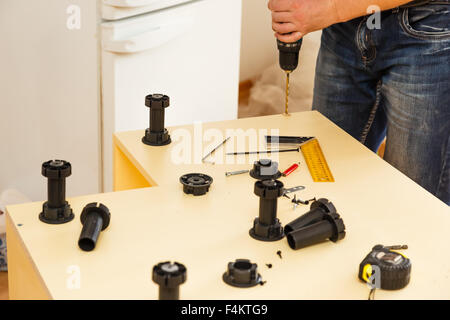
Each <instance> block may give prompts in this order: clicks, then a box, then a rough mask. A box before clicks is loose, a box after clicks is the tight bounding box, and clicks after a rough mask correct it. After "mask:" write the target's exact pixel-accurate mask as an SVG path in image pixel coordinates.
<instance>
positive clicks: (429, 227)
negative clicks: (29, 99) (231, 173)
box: [7, 112, 450, 299]
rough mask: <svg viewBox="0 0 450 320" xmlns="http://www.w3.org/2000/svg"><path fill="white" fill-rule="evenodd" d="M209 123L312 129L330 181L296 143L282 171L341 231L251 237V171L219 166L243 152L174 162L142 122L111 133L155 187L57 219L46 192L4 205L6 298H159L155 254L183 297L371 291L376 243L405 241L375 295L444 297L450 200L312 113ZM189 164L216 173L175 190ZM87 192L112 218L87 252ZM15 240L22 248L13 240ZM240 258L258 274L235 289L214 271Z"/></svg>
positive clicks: (449, 283) (344, 295)
mask: <svg viewBox="0 0 450 320" xmlns="http://www.w3.org/2000/svg"><path fill="white" fill-rule="evenodd" d="M214 127H215V128H217V129H218V130H219V131H220V130H224V129H226V128H227V127H233V128H238V127H240V128H244V129H245V128H251V127H253V128H256V129H259V128H267V129H271V128H279V132H280V134H282V135H304V136H316V137H318V139H319V142H320V144H321V146H322V149H323V151H324V153H325V156H326V158H327V160H328V163H329V165H330V167H331V170H332V172H333V175H334V177H335V180H336V182H334V183H314V182H312V179H311V177H310V175H309V172H308V170H307V169H306V167H305V165H304V163H303V159H302V156H301V154H297V153H294V154H284V155H280V158H279V161H280V167H281V168H284V167H287V166H289V165H290V164H292V163H293V162H297V161H300V162H301V163H302V165H301V169H300V170H298V171H297V172H295V173H293V174H292V175H290V176H289V177H286V178H282V181H283V182H284V183H285V185H286V187H290V186H296V185H304V186H306V190H304V191H301V192H300V193H299V195H301V196H303V197H304V198H309V197H312V196H315V197H324V198H328V199H330V200H331V201H332V202H333V203H334V204H335V206H336V208H337V209H338V212H339V213H340V214H341V216H342V218H343V219H344V222H345V225H346V227H347V236H346V238H345V239H343V240H342V241H340V242H338V243H336V244H335V243H331V242H324V243H321V244H318V245H315V246H312V247H308V248H304V249H301V250H298V251H294V250H291V249H290V248H289V246H288V244H287V241H286V239H283V240H280V241H277V242H272V243H267V242H260V241H257V240H254V239H253V238H251V237H250V236H249V235H248V231H249V229H250V228H251V226H252V222H253V219H254V218H255V217H256V216H257V215H258V206H259V199H258V197H257V196H255V195H254V194H253V185H254V182H255V180H254V179H252V178H250V177H249V176H248V175H242V176H236V177H230V178H225V176H224V172H225V170H227V171H228V170H236V169H240V168H243V167H248V166H249V165H248V163H247V164H238V165H235V164H223V165H222V164H215V165H201V164H195V165H191V164H186V165H173V164H172V163H171V162H170V161H171V159H172V158H171V155H170V153H171V152H172V151H171V150H172V149H171V148H174V146H175V145H176V144H175V143H172V144H171V145H169V146H166V147H159V148H157V147H148V146H145V145H143V144H142V143H141V142H140V138H141V137H142V131H139V132H136V131H134V132H125V133H119V134H117V135H116V141H118V142H117V143H118V144H121V152H124V154H126V155H127V157H129V160H130V161H131V162H132V163H133V164H134V165H136V167H138V168H139V171H140V172H141V174H143V175H146V176H148V178H149V179H151V180H152V182H153V183H152V184H157V185H159V186H158V187H152V188H142V189H136V190H128V191H122V192H116V193H105V194H98V195H88V196H83V197H76V198H71V199H69V202H70V204H71V206H72V208H73V210H74V213H75V215H76V217H75V219H74V220H73V221H72V222H70V223H67V224H64V225H56V226H55V225H46V224H44V223H41V222H40V221H39V220H38V214H39V212H40V210H41V206H42V202H36V203H30V204H24V205H18V206H10V207H8V208H7V211H8V220H7V223H8V237H9V238H11V239H13V240H14V241H13V240H12V242H11V244H10V239H9V238H8V246H10V245H11V246H12V247H11V250H14V249H15V252H16V253H21V252H20V250H23V251H24V254H14V253H13V254H12V259H13V260H12V261H11V260H10V261H9V266H10V278H12V279H10V294H11V297H12V298H23V297H26V298H31V297H33V294H32V291H33V290H35V291H36V292H40V293H44V294H40V295H39V294H37V295H36V296H39V297H43V296H45V295H47V298H55V299H156V298H157V285H156V284H154V283H153V282H152V281H151V269H152V267H153V265H155V264H157V263H158V262H161V261H166V260H175V261H178V262H181V263H183V264H185V265H186V267H187V270H188V280H187V282H186V283H185V284H184V285H182V287H181V298H182V299H367V297H368V293H369V290H368V288H367V287H366V285H364V284H363V283H361V282H360V281H359V280H358V279H357V271H358V266H359V263H360V262H361V260H362V259H363V258H364V257H365V255H366V254H367V253H368V252H369V251H370V250H371V248H372V247H373V246H374V245H375V244H378V243H381V244H385V245H394V244H407V245H409V249H408V250H406V251H405V254H406V255H407V256H408V257H410V258H411V260H412V265H413V267H412V278H411V283H410V284H409V285H408V286H407V287H406V288H405V289H402V290H398V291H381V290H378V291H377V294H376V298H377V299H432V298H437V299H449V298H450V289H449V288H450V256H449V254H448V250H447V247H448V246H447V244H448V243H449V241H450V234H449V232H448V230H450V210H449V208H448V206H446V205H445V204H444V203H443V202H441V201H439V200H438V199H437V198H435V197H434V196H432V195H431V194H429V193H428V192H426V191H425V190H424V189H422V188H421V187H419V186H418V185H417V184H415V183H414V182H413V181H411V180H410V179H408V178H407V177H406V176H404V175H403V174H401V173H400V172H399V171H397V170H396V169H394V168H393V167H391V166H390V165H388V164H387V163H385V162H384V161H383V160H382V159H380V158H379V157H378V156H377V155H375V154H373V153H372V152H370V151H369V150H368V149H366V148H365V147H364V146H362V145H361V144H359V143H358V142H357V141H355V140H354V139H353V138H351V137H350V136H349V135H347V134H346V133H344V132H343V131H342V130H340V129H339V128H338V127H336V126H335V125H333V124H332V123H331V122H329V121H328V120H326V119H325V118H324V117H323V116H321V115H320V114H319V113H317V112H307V113H298V114H294V115H292V116H291V117H289V118H286V117H283V116H271V117H262V118H255V119H243V120H237V121H231V122H222V123H210V124H205V125H204V128H214ZM184 129H186V130H188V131H189V130H192V128H190V127H189V126H187V127H185V128H184ZM174 130H175V128H173V129H171V132H173V131H174ZM122 148H123V150H122ZM195 171H199V172H203V173H207V174H210V175H212V176H213V178H214V183H213V185H212V186H211V189H210V192H209V193H207V194H206V195H205V196H201V197H194V196H191V195H185V194H184V193H183V192H182V187H181V184H180V183H179V181H178V179H179V176H181V175H182V174H184V173H187V172H195ZM68 183H70V182H69V181H68ZM43 187H45V186H43ZM69 187H70V186H69ZM89 202H101V203H103V204H105V205H106V206H107V207H109V209H110V211H111V215H112V220H111V225H110V227H109V228H108V229H106V230H105V231H104V232H102V233H101V235H100V239H99V242H98V245H97V248H96V249H95V250H94V251H93V252H83V251H81V250H80V249H79V248H78V246H77V240H78V237H79V233H80V231H81V224H80V222H79V215H80V212H81V210H82V208H83V206H84V205H86V204H87V203H89ZM278 204H279V207H278V217H279V218H280V220H281V222H282V224H283V225H284V224H287V223H288V222H290V221H291V220H293V219H294V218H296V217H298V216H299V215H301V214H303V213H305V212H307V211H308V207H307V206H300V207H298V208H297V209H296V210H295V211H294V210H293V208H292V206H291V203H290V201H289V200H287V199H284V198H280V199H279V201H278ZM15 236H17V237H15ZM18 242H21V244H22V247H21V248H22V249H20V248H14V245H15V244H17V243H18ZM19 247H20V246H19ZM278 250H281V251H282V257H283V258H282V259H280V258H279V257H278V255H277V254H276V252H277V251H278ZM8 252H9V253H10V248H9V247H8ZM15 257H17V258H15ZM20 257H22V259H20ZM237 258H248V259H250V260H251V261H252V262H255V263H257V264H258V267H259V272H260V273H261V275H262V277H263V280H264V281H267V282H266V283H265V285H263V286H257V287H254V288H250V289H237V288H233V287H230V286H228V285H226V284H224V283H223V281H222V279H221V277H222V274H223V272H224V271H225V270H226V266H227V263H228V262H230V261H234V260H235V259H237ZM25 260H26V261H28V262H30V266H29V268H30V269H31V270H32V271H34V272H35V277H34V280H33V281H34V282H33V283H34V286H32V288H31V286H29V288H28V292H27V291H26V289H27V287H26V283H25V282H23V281H22V282H21V280H20V279H22V278H23V277H26V276H27V274H28V273H30V272H28V273H27V274H24V273H23V272H22V273H21V268H20V266H19V264H20V263H19V262H21V261H25ZM268 263H270V264H272V265H273V267H272V268H271V269H269V268H268V267H266V264H268ZM74 268H75V269H76V270H79V271H80V273H79V274H80V278H79V279H80V282H79V283H80V287H79V288H71V286H70V285H69V286H68V285H67V284H68V281H71V280H73V278H72V277H71V276H73V274H70V272H71V271H73V270H74ZM77 268H78V269H77ZM24 292H26V293H24Z"/></svg>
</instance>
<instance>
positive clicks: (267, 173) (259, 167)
mask: <svg viewBox="0 0 450 320" xmlns="http://www.w3.org/2000/svg"><path fill="white" fill-rule="evenodd" d="M250 176H251V177H252V178H255V179H258V180H267V179H278V178H279V177H281V172H280V171H279V170H278V162H276V161H272V160H270V159H260V160H258V161H255V162H254V163H253V168H252V170H250Z"/></svg>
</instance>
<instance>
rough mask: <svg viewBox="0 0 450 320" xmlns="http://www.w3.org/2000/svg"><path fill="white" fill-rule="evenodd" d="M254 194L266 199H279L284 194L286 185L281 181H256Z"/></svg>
mask: <svg viewBox="0 0 450 320" xmlns="http://www.w3.org/2000/svg"><path fill="white" fill-rule="evenodd" d="M254 192H255V194H256V195H257V196H258V197H261V198H264V199H277V198H279V197H281V196H282V195H283V193H284V184H283V182H281V181H279V180H262V181H256V182H255V188H254Z"/></svg>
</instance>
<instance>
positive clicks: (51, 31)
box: [0, 0, 100, 200]
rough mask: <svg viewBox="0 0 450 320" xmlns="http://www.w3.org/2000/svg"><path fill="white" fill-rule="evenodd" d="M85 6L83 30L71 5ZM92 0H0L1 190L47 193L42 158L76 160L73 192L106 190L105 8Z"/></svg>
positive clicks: (34, 194) (33, 196) (41, 196)
mask: <svg viewBox="0 0 450 320" xmlns="http://www.w3.org/2000/svg"><path fill="white" fill-rule="evenodd" d="M71 4H76V5H79V6H80V8H81V25H80V27H81V28H80V29H79V30H69V29H68V28H67V26H66V21H67V18H68V14H67V12H66V10H67V8H68V6H69V5H71ZM96 5H97V3H96V1H92V0H70V1H69V0H39V1H36V0H0V39H1V41H2V44H1V50H0V191H1V190H4V189H7V188H15V189H17V190H19V191H21V192H22V193H24V194H25V195H26V196H27V197H29V198H31V199H33V200H44V199H45V198H46V188H47V181H46V179H45V178H44V177H43V176H42V175H41V164H42V162H44V161H47V160H50V159H55V158H59V159H64V160H68V161H70V162H71V163H72V176H70V177H69V178H68V183H67V194H68V195H69V196H72V195H79V194H90V193H96V192H98V191H99V181H100V179H99V172H100V170H99V166H100V165H99V164H100V153H99V108H98V99H99V94H98V93H99V80H98V65H97V61H98V56H97V52H98V50H97V43H98V42H97V39H96V28H97V27H96V26H97V11H96Z"/></svg>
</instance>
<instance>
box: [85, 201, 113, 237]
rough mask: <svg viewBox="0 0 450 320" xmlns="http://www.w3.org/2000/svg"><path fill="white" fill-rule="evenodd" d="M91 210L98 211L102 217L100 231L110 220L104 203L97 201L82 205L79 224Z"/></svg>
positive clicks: (109, 214)
mask: <svg viewBox="0 0 450 320" xmlns="http://www.w3.org/2000/svg"><path fill="white" fill-rule="evenodd" d="M93 212H96V213H98V214H99V215H100V216H101V217H102V221H103V224H102V231H103V230H105V229H106V228H108V226H109V222H110V221H111V213H110V212H109V209H108V208H107V207H106V206H105V205H103V204H101V203H97V202H92V203H89V204H87V205H86V206H85V207H84V209H83V211H82V212H81V216H80V221H81V224H82V225H84V222H85V221H86V218H87V217H88V215H89V214H90V213H93Z"/></svg>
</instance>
